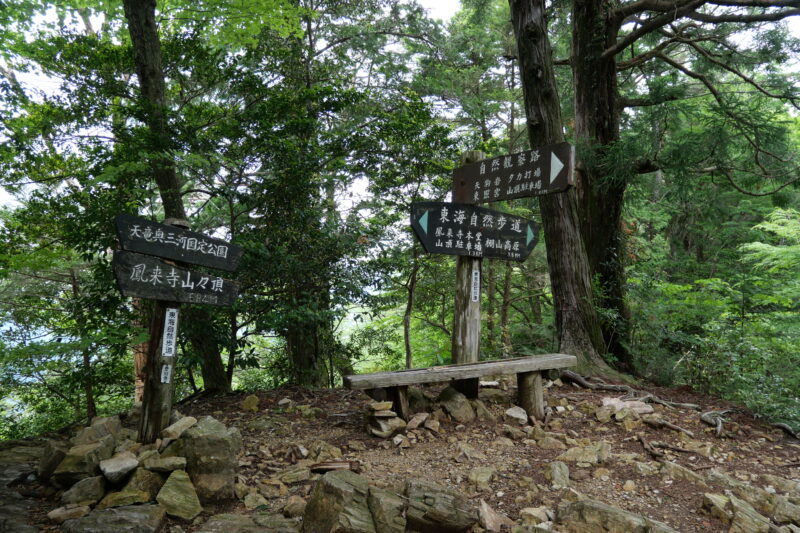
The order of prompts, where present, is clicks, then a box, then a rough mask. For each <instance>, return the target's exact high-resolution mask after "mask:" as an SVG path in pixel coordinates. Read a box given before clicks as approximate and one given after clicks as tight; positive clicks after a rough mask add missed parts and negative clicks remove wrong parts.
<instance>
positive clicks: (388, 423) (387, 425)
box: [369, 417, 406, 439]
mask: <svg viewBox="0 0 800 533" xmlns="http://www.w3.org/2000/svg"><path fill="white" fill-rule="evenodd" d="M405 427H406V422H405V420H403V419H402V418H400V417H395V418H370V420H369V432H370V433H372V434H373V435H375V436H376V437H379V438H381V439H388V438H389V437H391V436H392V435H394V434H395V433H397V432H398V431H402V430H403V429H405Z"/></svg>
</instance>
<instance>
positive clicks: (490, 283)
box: [483, 261, 496, 354]
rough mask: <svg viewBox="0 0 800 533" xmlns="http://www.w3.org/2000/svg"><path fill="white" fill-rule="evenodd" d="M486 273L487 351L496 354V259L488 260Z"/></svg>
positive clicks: (484, 277)
mask: <svg viewBox="0 0 800 533" xmlns="http://www.w3.org/2000/svg"><path fill="white" fill-rule="evenodd" d="M486 263H487V264H486V274H484V276H483V280H484V283H485V285H486V351H487V352H488V353H489V354H494V339H495V332H494V329H495V328H494V324H495V319H494V317H495V312H494V311H495V294H496V283H495V276H494V261H487V262H486Z"/></svg>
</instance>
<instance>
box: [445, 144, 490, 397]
mask: <svg viewBox="0 0 800 533" xmlns="http://www.w3.org/2000/svg"><path fill="white" fill-rule="evenodd" d="M481 159H484V154H483V152H480V151H470V152H465V153H464V154H463V155H462V156H461V163H460V165H464V164H467V163H474V162H475V161H480V160H481ZM465 193H466V190H465V188H464V187H463V184H460V183H456V182H455V181H454V183H453V201H454V202H460V203H469V204H472V203H475V202H474V200H473V199H472V198H468V197H467V196H466V194H465ZM481 261H482V260H481V259H475V258H472V257H461V256H459V257H458V258H457V259H456V300H455V309H454V311H453V343H452V356H453V362H454V363H476V362H478V359H479V352H480V340H481V298H480V279H481ZM474 280H476V281H477V283H478V286H477V287H476V288H477V290H478V292H477V297H475V298H474V297H473V281H474ZM474 381H475V383H474V385H471V386H467V387H466V388H467V389H468V390H471V389H473V388H474V389H475V392H477V380H474Z"/></svg>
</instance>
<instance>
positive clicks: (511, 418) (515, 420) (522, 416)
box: [503, 405, 528, 426]
mask: <svg viewBox="0 0 800 533" xmlns="http://www.w3.org/2000/svg"><path fill="white" fill-rule="evenodd" d="M503 417H504V418H505V420H506V422H509V423H511V424H516V425H518V426H526V425H528V413H526V412H525V409H523V408H522V407H519V406H516V405H515V406H513V407H509V408H508V409H506V412H505V413H504V415H503Z"/></svg>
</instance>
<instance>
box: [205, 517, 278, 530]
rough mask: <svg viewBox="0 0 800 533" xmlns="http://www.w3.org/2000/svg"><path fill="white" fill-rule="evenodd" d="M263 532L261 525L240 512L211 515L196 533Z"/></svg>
mask: <svg viewBox="0 0 800 533" xmlns="http://www.w3.org/2000/svg"><path fill="white" fill-rule="evenodd" d="M234 532H235V533H264V528H263V527H262V526H259V525H256V523H255V522H254V521H253V519H252V518H251V517H250V516H247V515H241V514H220V515H216V516H212V517H211V518H209V519H208V522H206V523H205V524H203V525H202V526H201V527H200V529H198V530H197V532H196V533H234Z"/></svg>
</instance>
